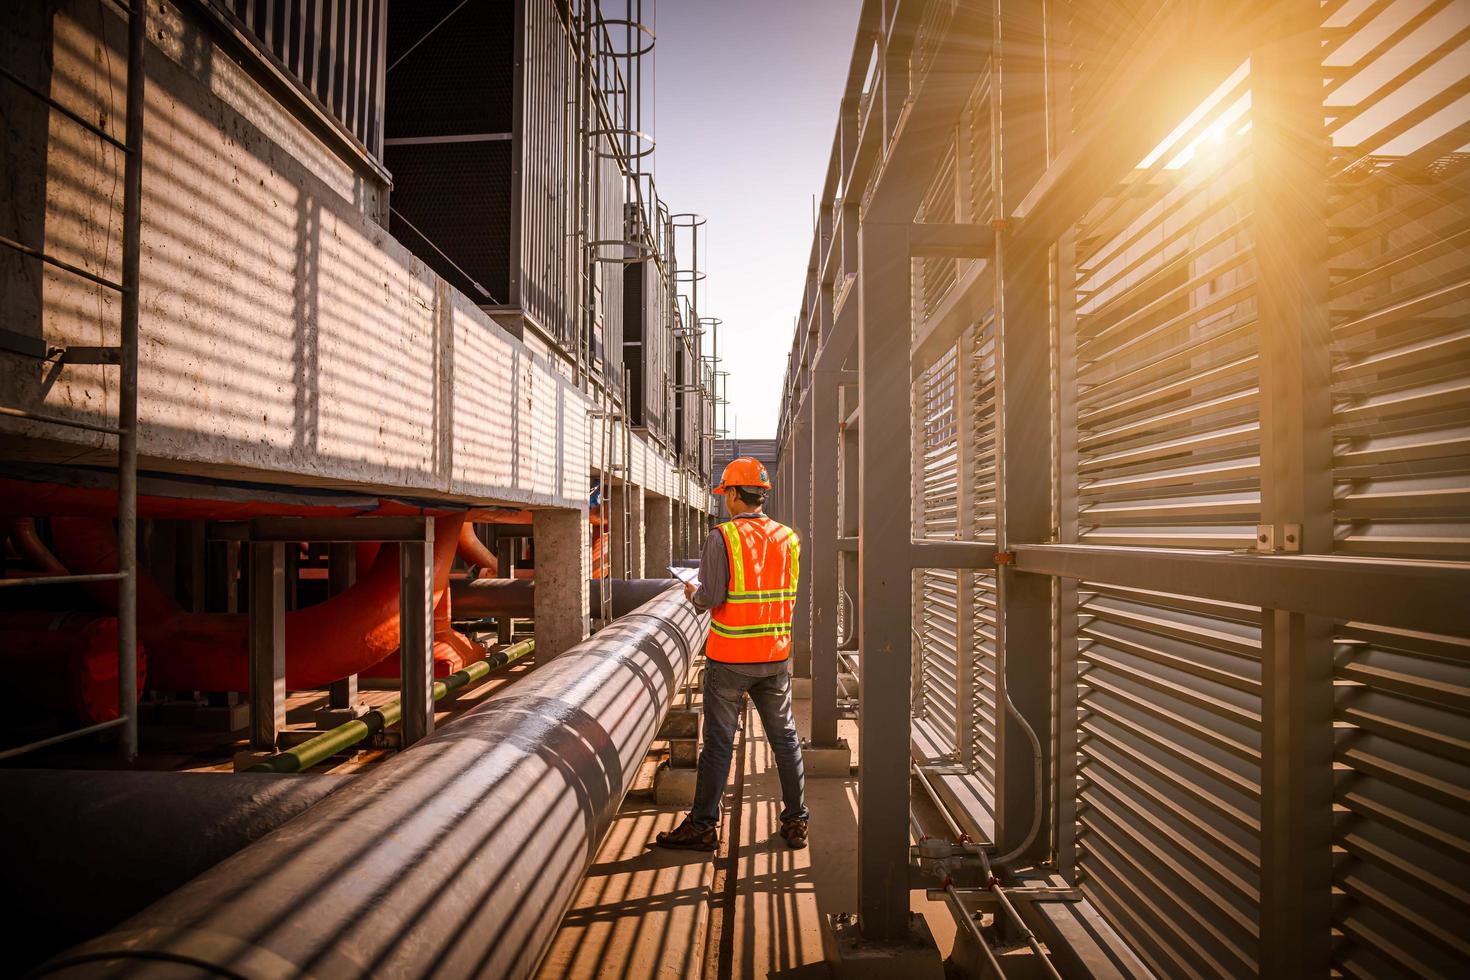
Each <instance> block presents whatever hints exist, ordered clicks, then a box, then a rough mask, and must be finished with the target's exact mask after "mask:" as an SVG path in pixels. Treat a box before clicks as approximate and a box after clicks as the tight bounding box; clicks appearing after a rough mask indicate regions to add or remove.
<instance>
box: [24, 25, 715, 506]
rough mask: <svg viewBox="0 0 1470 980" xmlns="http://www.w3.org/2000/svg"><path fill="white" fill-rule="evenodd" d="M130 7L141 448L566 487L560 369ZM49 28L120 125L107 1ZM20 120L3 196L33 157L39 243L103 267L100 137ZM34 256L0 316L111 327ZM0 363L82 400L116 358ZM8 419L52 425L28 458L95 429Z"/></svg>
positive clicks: (577, 487) (180, 458)
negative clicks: (21, 143) (143, 30)
mask: <svg viewBox="0 0 1470 980" xmlns="http://www.w3.org/2000/svg"><path fill="white" fill-rule="evenodd" d="M103 8H104V9H106V5H103ZM147 9H148V15H149V27H148V37H149V39H150V42H151V46H150V48H149V51H148V61H149V64H148V87H147V99H146V101H147V109H146V127H145V147H144V195H143V232H142V252H143V257H142V267H141V276H142V288H141V294H140V301H141V323H140V333H141V337H142V341H141V350H140V364H141V366H140V398H139V401H140V421H141V433H140V443H141V447H140V448H141V453H142V455H143V457H144V460H143V465H144V466H145V467H147V468H153V469H163V470H187V471H190V472H205V473H216V474H219V475H222V476H229V477H232V478H238V479H260V480H269V481H270V482H276V483H299V484H316V485H340V486H348V487H353V488H359V489H366V490H375V491H381V492H413V493H421V494H426V495H443V496H452V497H457V498H468V499H475V500H484V501H498V502H508V503H523V504H531V505H551V506H576V507H579V506H584V505H585V502H586V494H587V489H588V486H587V474H588V469H589V446H591V445H595V443H593V442H592V441H591V439H590V438H589V436H590V435H591V433H589V432H588V430H587V425H588V420H587V417H586V406H585V404H584V401H583V397H582V395H581V394H580V393H579V392H578V391H577V390H576V388H574V387H573V386H572V385H571V384H569V383H568V382H567V381H566V380H565V379H564V378H562V377H561V376H560V375H559V373H558V371H557V370H556V369H555V367H554V366H553V365H552V363H551V362H550V360H549V358H548V357H546V356H545V355H537V354H535V353H533V352H532V351H531V350H530V349H529V348H527V347H526V346H525V345H524V344H522V343H521V342H520V341H518V340H516V339H515V338H513V337H511V336H510V335H509V334H508V333H506V332H505V331H504V330H503V329H502V328H500V327H499V326H498V325H496V324H495V323H494V322H493V321H492V320H491V319H490V317H489V316H487V315H485V314H484V313H482V312H480V311H479V310H478V309H477V308H476V307H475V306H474V304H473V303H471V302H470V301H469V300H468V299H467V298H466V297H464V296H463V295H461V294H460V293H458V292H457V291H455V290H453V289H452V288H450V287H449V286H448V285H447V284H446V283H445V282H444V281H443V280H441V279H439V278H438V277H437V276H436V275H435V274H434V273H432V272H431V271H430V270H429V269H427V268H426V267H425V266H424V265H423V264H422V263H420V262H419V261H418V260H417V259H415V258H414V257H413V256H412V255H411V254H410V253H409V252H408V250H407V249H406V248H404V247H403V246H402V245H400V244H399V243H398V242H397V241H396V240H394V239H393V238H391V237H390V236H389V235H388V234H387V232H386V231H385V230H384V229H383V228H382V227H381V226H380V225H378V224H377V223H376V222H375V221H374V220H373V217H374V216H375V215H377V214H379V213H380V212H381V209H382V201H381V196H380V191H379V188H378V184H377V182H376V180H375V179H374V178H372V177H371V176H370V175H364V174H358V173H355V172H354V171H353V169H352V167H350V166H349V165H348V164H346V163H345V162H343V161H342V160H341V159H340V158H339V157H337V156H336V155H335V154H333V153H332V152H330V151H329V150H328V149H327V148H326V147H325V146H323V144H322V143H321V142H320V140H318V139H317V138H316V137H315V136H314V135H313V134H312V133H311V132H310V131H309V130H308V129H307V128H306V127H305V126H304V125H302V124H301V123H300V122H298V121H297V120H296V119H295V118H294V117H293V116H291V115H290V114H289V113H287V112H286V111H285V110H284V109H282V108H281V106H280V105H279V104H278V103H277V102H276V101H275V100H274V99H273V98H272V97H271V96H270V95H269V94H268V93H267V92H266V91H265V90H264V89H262V88H261V86H259V85H258V84H257V83H256V82H255V81H254V80H253V79H252V78H251V77H250V76H249V75H248V74H247V73H246V72H245V71H244V70H243V69H242V68H241V67H240V66H239V65H237V64H236V63H235V62H234V61H233V60H232V59H231V58H229V57H227V56H225V55H224V54H223V53H222V52H221V51H220V50H219V49H218V48H216V47H215V46H214V45H213V43H212V40H211V35H210V34H209V33H208V32H207V31H205V30H203V29H201V28H200V27H199V26H198V25H197V24H196V23H195V22H194V21H193V20H192V19H190V18H186V17H184V16H182V15H181V14H180V13H179V11H178V10H177V9H176V8H174V7H172V6H169V5H167V4H164V5H160V4H158V3H150V4H148V5H147ZM50 32H51V38H50V43H51V44H52V47H53V51H54V59H53V60H54V66H53V69H52V72H51V82H50V85H51V91H52V93H53V95H54V96H55V97H57V98H59V99H62V100H63V101H65V102H66V104H68V105H71V106H77V107H86V106H97V105H100V106H102V107H103V108H102V109H100V110H91V109H89V110H87V111H86V112H85V113H84V114H86V115H88V116H89V118H90V117H93V116H95V115H100V116H101V117H103V118H105V119H106V120H107V126H108V128H109V130H111V131H113V132H115V133H116V135H118V136H119V137H121V135H122V127H123V115H124V113H123V96H124V91H125V88H124V75H125V67H126V57H125V54H124V48H123V25H122V22H121V20H120V19H119V18H118V17H116V16H115V15H114V14H112V13H111V12H110V11H109V12H107V13H99V11H98V4H96V3H95V0H75V2H72V3H68V4H64V5H63V6H62V9H61V11H60V12H58V13H57V15H56V16H55V18H54V20H53V21H52V22H51V26H50ZM99 32H100V34H101V36H102V37H103V38H105V41H103V42H101V43H99V41H98V35H99ZM43 123H44V124H45V125H46V126H47V132H48V134H49V136H48V140H47V142H46V149H45V156H44V158H39V157H36V156H32V157H31V158H29V159H20V160H18V161H12V160H11V157H10V149H9V148H8V149H7V165H8V166H9V165H10V164H12V163H15V164H16V165H15V166H14V167H13V168H12V169H14V170H16V171H18V172H19V173H20V176H19V177H17V178H16V179H14V180H11V181H9V182H8V183H7V189H9V190H10V191H11V193H12V194H19V195H21V197H19V198H18V199H17V203H18V204H19V205H20V206H21V207H22V208H25V207H32V208H34V206H35V203H36V202H35V201H34V200H30V201H28V200H25V199H24V196H23V195H24V193H25V192H26V187H27V186H32V187H34V186H37V184H38V182H36V181H34V180H33V181H31V182H30V184H29V185H28V184H27V181H26V180H25V179H24V178H25V174H27V173H29V174H32V175H34V174H37V173H40V174H44V177H45V179H44V184H41V185H39V186H44V195H45V201H44V215H45V217H44V228H43V229H42V228H36V229H35V230H36V231H37V233H38V235H39V236H40V238H41V239H43V240H44V242H45V247H46V249H47V250H48V251H50V252H54V253H56V254H58V255H60V256H62V257H63V258H66V259H67V260H68V261H72V262H75V263H77V264H79V265H82V266H84V267H85V268H88V269H90V270H93V271H95V272H97V273H99V274H103V275H108V276H111V277H114V278H115V277H117V276H118V275H119V263H120V254H119V248H118V239H119V236H120V228H121V186H120V182H121V167H122V163H121V155H120V154H118V153H116V152H114V151H112V150H110V149H109V148H107V147H106V144H103V143H101V142H100V141H98V140H96V138H95V137H93V136H92V135H90V134H88V133H86V132H85V131H82V130H80V129H79V128H78V127H76V126H74V125H72V124H71V123H69V122H68V121H66V120H65V119H63V118H61V117H60V116H58V115H55V114H52V116H51V118H50V120H49V122H47V121H45V120H44V119H43ZM17 152H23V151H21V150H17ZM32 193H34V191H32ZM8 268H9V267H8V266H7V269H8ZM40 276H41V280H40V283H39V293H40V297H41V302H40V309H39V311H37V310H34V309H32V310H30V311H29V312H27V310H26V308H25V305H24V304H23V303H20V302H18V301H17V303H15V304H12V303H11V301H10V297H11V296H12V295H15V296H19V297H21V298H23V295H22V294H21V293H20V292H17V291H16V290H13V289H10V288H8V287H9V286H10V283H9V282H7V291H6V294H5V295H6V297H7V299H6V307H7V319H8V320H9V321H10V322H7V324H6V326H7V328H8V329H11V330H16V331H19V332H23V333H31V334H32V335H40V336H44V337H45V338H46V339H47V341H48V342H50V343H53V344H101V343H113V342H115V340H116V323H117V317H118V308H117V301H116V297H115V296H114V295H112V294H110V293H108V292H107V291H105V290H103V289H102V288H101V287H96V286H94V285H92V284H90V283H86V282H85V281H82V280H78V279H76V278H74V277H72V276H70V275H69V274H67V273H65V272H62V271H59V270H53V269H49V268H48V269H46V270H45V271H44V273H40ZM10 278H13V276H11V277H10ZM12 309H14V310H19V311H20V313H21V316H20V322H16V320H15V319H14V318H13V317H11V311H12ZM0 378H3V380H0V401H3V403H4V404H7V405H14V406H19V407H26V408H30V409H32V410H40V411H44V412H47V413H50V414H57V415H66V416H71V417H76V418H84V419H90V420H93V421H103V420H106V419H109V418H111V417H112V415H113V414H114V413H115V411H116V399H117V390H116V371H115V369H110V368H101V367H75V366H68V367H67V368H65V369H64V370H63V371H62V372H61V373H60V376H59V378H58V379H55V380H54V382H53V383H51V384H49V385H48V384H47V383H46V381H45V373H44V370H43V368H42V367H41V366H38V365H37V364H36V362H33V361H25V360H21V359H19V358H16V357H14V356H12V355H8V354H0ZM9 433H18V434H23V435H28V436H36V437H38V438H45V439H47V440H52V441H51V442H49V443H48V444H46V445H45V446H42V445H40V444H33V445H30V446H29V447H22V450H21V451H22V452H23V453H29V454H30V455H33V456H40V457H43V458H44V457H47V456H49V457H50V458H58V457H62V456H64V457H66V458H69V459H76V458H81V459H86V456H85V455H83V456H81V457H78V453H77V446H78V444H80V445H83V446H99V445H102V440H103V439H105V438H107V437H98V436H91V435H87V434H85V433H81V432H77V431H75V430H56V429H52V428H50V427H46V428H41V427H38V426H36V425H34V424H31V423H24V422H17V421H16V420H14V419H6V418H0V436H4V435H5V434H9ZM57 439H60V440H63V441H64V443H65V444H64V445H62V446H59V447H58V446H57V445H56V442H55V441H54V440H57ZM634 445H635V451H634V457H635V458H634V473H633V475H632V478H633V480H634V482H637V483H640V484H642V485H648V486H652V487H654V488H655V489H657V490H658V492H660V493H665V494H669V495H677V496H679V497H680V498H681V499H687V498H686V494H687V493H688V491H687V490H686V489H685V486H684V484H685V483H688V482H690V481H688V480H687V479H686V478H684V477H682V475H681V474H680V473H679V472H678V471H677V469H676V468H675V467H673V466H672V465H671V464H670V462H669V461H668V460H666V459H664V458H663V457H661V456H660V455H659V454H658V453H656V452H654V451H653V450H651V449H650V448H649V447H647V446H646V445H644V444H643V443H642V441H641V440H635V441H634ZM98 458H101V457H100V456H99V457H98ZM693 489H694V493H693V498H692V500H693V502H695V503H696V505H698V504H699V501H700V495H701V494H702V490H701V489H699V488H693Z"/></svg>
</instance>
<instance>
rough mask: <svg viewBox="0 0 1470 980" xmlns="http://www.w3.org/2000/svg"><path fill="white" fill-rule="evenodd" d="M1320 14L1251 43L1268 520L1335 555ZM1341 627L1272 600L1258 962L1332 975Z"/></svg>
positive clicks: (1284, 23) (1289, 972)
mask: <svg viewBox="0 0 1470 980" xmlns="http://www.w3.org/2000/svg"><path fill="white" fill-rule="evenodd" d="M1320 18H1321V13H1320V10H1319V9H1318V7H1317V5H1316V3H1314V2H1309V0H1292V2H1291V3H1289V4H1283V5H1281V7H1280V9H1279V10H1278V11H1277V19H1276V21H1275V27H1276V30H1277V31H1278V32H1279V33H1277V34H1276V35H1275V36H1274V37H1272V38H1271V39H1269V40H1268V41H1267V42H1266V43H1265V45H1264V46H1263V47H1262V48H1260V49H1257V50H1255V51H1252V52H1251V75H1252V79H1251V83H1252V93H1251V96H1252V98H1251V114H1252V122H1251V151H1252V154H1253V159H1252V165H1253V168H1254V173H1253V186H1254V193H1255V201H1254V207H1253V208H1252V213H1253V218H1254V229H1253V230H1254V239H1255V248H1256V261H1255V266H1256V270H1257V271H1256V274H1257V276H1258V286H1257V303H1258V309H1257V317H1258V321H1257V322H1258V324H1259V338H1260V364H1261V369H1260V392H1261V521H1262V523H1263V524H1265V525H1269V526H1271V527H1272V529H1273V532H1274V538H1275V545H1276V547H1277V548H1282V549H1286V550H1295V549H1298V548H1299V549H1300V550H1302V551H1311V552H1318V553H1325V552H1330V551H1331V550H1332V533H1333V528H1332V514H1331V507H1332V475H1331V474H1332V434H1331V402H1330V399H1331V384H1330V382H1331V377H1330V369H1331V362H1330V349H1329V342H1330V331H1329V324H1328V314H1327V166H1328V163H1327V161H1328V144H1327V136H1326V132H1325V127H1324V122H1323V113H1322V70H1321V61H1320V59H1321V48H1320V42H1321V30H1320V23H1321V20H1320ZM1331 625H1332V624H1331V622H1330V621H1329V620H1326V619H1323V618H1321V617H1316V616H1305V615H1302V614H1299V613H1291V612H1285V611H1281V610H1271V609H1266V610H1263V612H1262V630H1261V661H1262V662H1261V725H1262V736H1261V908H1260V937H1261V947H1260V961H1259V962H1260V970H1261V975H1262V976H1266V977H1325V976H1327V975H1328V972H1329V970H1330V968H1331V952H1332V950H1331V944H1332V795H1333V792H1332V791H1333V774H1332V756H1333V731H1332V723H1333V669H1332V643H1331Z"/></svg>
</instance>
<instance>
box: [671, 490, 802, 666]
mask: <svg viewBox="0 0 1470 980" xmlns="http://www.w3.org/2000/svg"><path fill="white" fill-rule="evenodd" d="M765 516H766V515H765V514H762V513H761V512H760V511H753V512H751V513H749V514H741V515H740V516H739V517H736V518H735V520H737V521H740V520H746V519H748V518H752V517H765ZM729 594H730V551H729V549H728V548H727V547H726V546H725V535H724V532H722V531H721V530H720V529H719V528H718V527H716V528H712V529H711V530H710V532H709V537H707V538H705V539H704V551H702V552H701V553H700V556H699V588H698V589H696V590H695V592H694V595H693V596H691V597H690V601H691V602H693V603H694V608H696V609H698V610H700V611H701V612H703V611H706V610H710V609H713V608H714V607H715V606H718V605H719V604H720V603H722V602H724V601H725V599H726V597H727V596H729ZM790 659H791V658H790V657H787V658H786V659H785V660H776V661H772V662H769V663H762V664H730V663H724V662H723V661H718V663H719V664H720V666H721V667H723V668H724V669H726V670H733V671H734V672H735V673H737V674H744V675H745V676H747V677H771V676H774V675H776V674H779V673H781V672H782V671H784V670H786V669H787V668H788V665H789V662H790Z"/></svg>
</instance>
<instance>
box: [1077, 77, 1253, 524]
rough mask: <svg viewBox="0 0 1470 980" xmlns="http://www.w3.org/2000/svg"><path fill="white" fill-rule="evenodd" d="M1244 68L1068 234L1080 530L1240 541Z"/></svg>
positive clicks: (1245, 483) (1246, 356)
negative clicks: (1073, 258) (1073, 244)
mask: <svg viewBox="0 0 1470 980" xmlns="http://www.w3.org/2000/svg"><path fill="white" fill-rule="evenodd" d="M1249 125H1250V115H1249V90H1248V74H1247V72H1246V70H1245V68H1244V66H1242V68H1241V69H1240V70H1239V71H1238V72H1236V74H1235V75H1234V76H1233V77H1232V78H1231V79H1229V80H1228V81H1227V82H1226V83H1225V84H1223V85H1222V86H1221V87H1220V89H1219V90H1218V91H1217V93H1216V96H1215V97H1214V99H1213V105H1212V106H1211V109H1210V111H1209V112H1206V113H1204V114H1203V115H1202V118H1200V119H1199V120H1197V121H1196V122H1195V123H1194V125H1193V126H1191V127H1189V128H1188V129H1187V130H1186V131H1185V132H1184V133H1183V134H1182V135H1180V136H1179V137H1178V138H1176V139H1175V140H1174V141H1173V142H1172V143H1171V144H1170V145H1169V146H1167V147H1165V148H1161V149H1160V150H1158V151H1155V153H1154V154H1153V155H1152V156H1151V158H1150V159H1146V160H1144V161H1143V162H1142V163H1141V164H1140V166H1139V168H1138V169H1137V170H1136V171H1135V172H1134V174H1133V175H1132V176H1131V177H1130V178H1129V180H1128V181H1127V182H1125V184H1124V185H1123V186H1121V187H1120V188H1118V189H1117V191H1116V193H1115V194H1114V195H1112V196H1111V197H1109V198H1108V199H1105V200H1104V201H1102V202H1100V203H1099V204H1098V205H1097V206H1096V207H1095V208H1094V209H1093V211H1092V213H1091V214H1089V215H1088V218H1087V219H1086V220H1085V221H1084V223H1083V224H1082V226H1081V227H1080V228H1079V230H1078V233H1077V285H1076V290H1077V299H1076V303H1077V357H1078V364H1079V366H1078V372H1077V375H1078V382H1079V391H1078V395H1077V414H1078V421H1077V426H1078V433H1077V447H1078V452H1079V464H1078V468H1079V480H1080V484H1081V488H1080V492H1081V500H1080V519H1081V525H1082V528H1081V534H1080V538H1081V540H1082V541H1083V542H1085V543H1090V544H1119V545H1144V546H1160V545H1163V546H1180V547H1191V548H1211V547H1216V548H1234V547H1248V546H1249V545H1250V544H1251V543H1252V542H1253V540H1254V537H1255V526H1256V524H1257V523H1258V519H1259V516H1260V473H1259V469H1260V466H1259V452H1260V445H1259V440H1260V436H1259V429H1260V425H1259V415H1260V410H1259V406H1258V401H1259V392H1258V388H1257V372H1258V362H1257V349H1258V344H1257V340H1256V336H1255V313H1256V306H1255V272H1254V269H1253V265H1252V262H1253V255H1252V251H1251V248H1250V244H1249V240H1248V221H1247V219H1248V217H1249V210H1248V209H1249V206H1250V199H1249V195H1248V193H1247V190H1248V184H1249V180H1250V176H1251V171H1250V156H1249V147H1250V140H1249V138H1248V136H1247V135H1246V133H1247V132H1248V129H1249Z"/></svg>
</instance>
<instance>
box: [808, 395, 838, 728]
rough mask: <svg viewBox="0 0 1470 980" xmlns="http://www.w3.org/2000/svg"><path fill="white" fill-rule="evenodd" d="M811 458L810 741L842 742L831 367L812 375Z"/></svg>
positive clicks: (835, 437)
mask: <svg viewBox="0 0 1470 980" xmlns="http://www.w3.org/2000/svg"><path fill="white" fill-rule="evenodd" d="M812 388H813V391H812V427H811V458H812V481H811V482H812V486H813V488H815V489H818V490H819V492H820V494H821V500H822V503H817V502H816V501H815V500H814V501H813V503H812V507H811V527H810V529H809V530H808V532H807V538H806V542H807V547H805V548H803V549H802V551H803V554H802V559H803V560H802V571H803V573H804V577H806V578H808V579H809V580H810V582H811V586H810V591H809V593H808V595H809V602H810V603H811V663H812V721H811V724H812V729H811V734H810V738H811V744H812V745H813V746H815V747H818V748H831V747H835V746H836V745H837V617H838V611H839V609H840V608H841V604H842V597H841V596H840V595H839V594H838V584H837V565H838V560H839V556H838V551H837V520H838V517H837V511H836V509H835V508H833V507H830V506H827V505H826V501H827V500H829V499H835V497H836V496H837V493H836V491H837V487H838V482H837V481H838V476H837V453H838V445H837V440H838V431H837V421H838V420H837V415H838V410H837V402H838V395H839V390H838V385H837V378H836V376H835V375H834V374H833V373H832V372H829V371H816V372H814V373H813V375H812Z"/></svg>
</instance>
